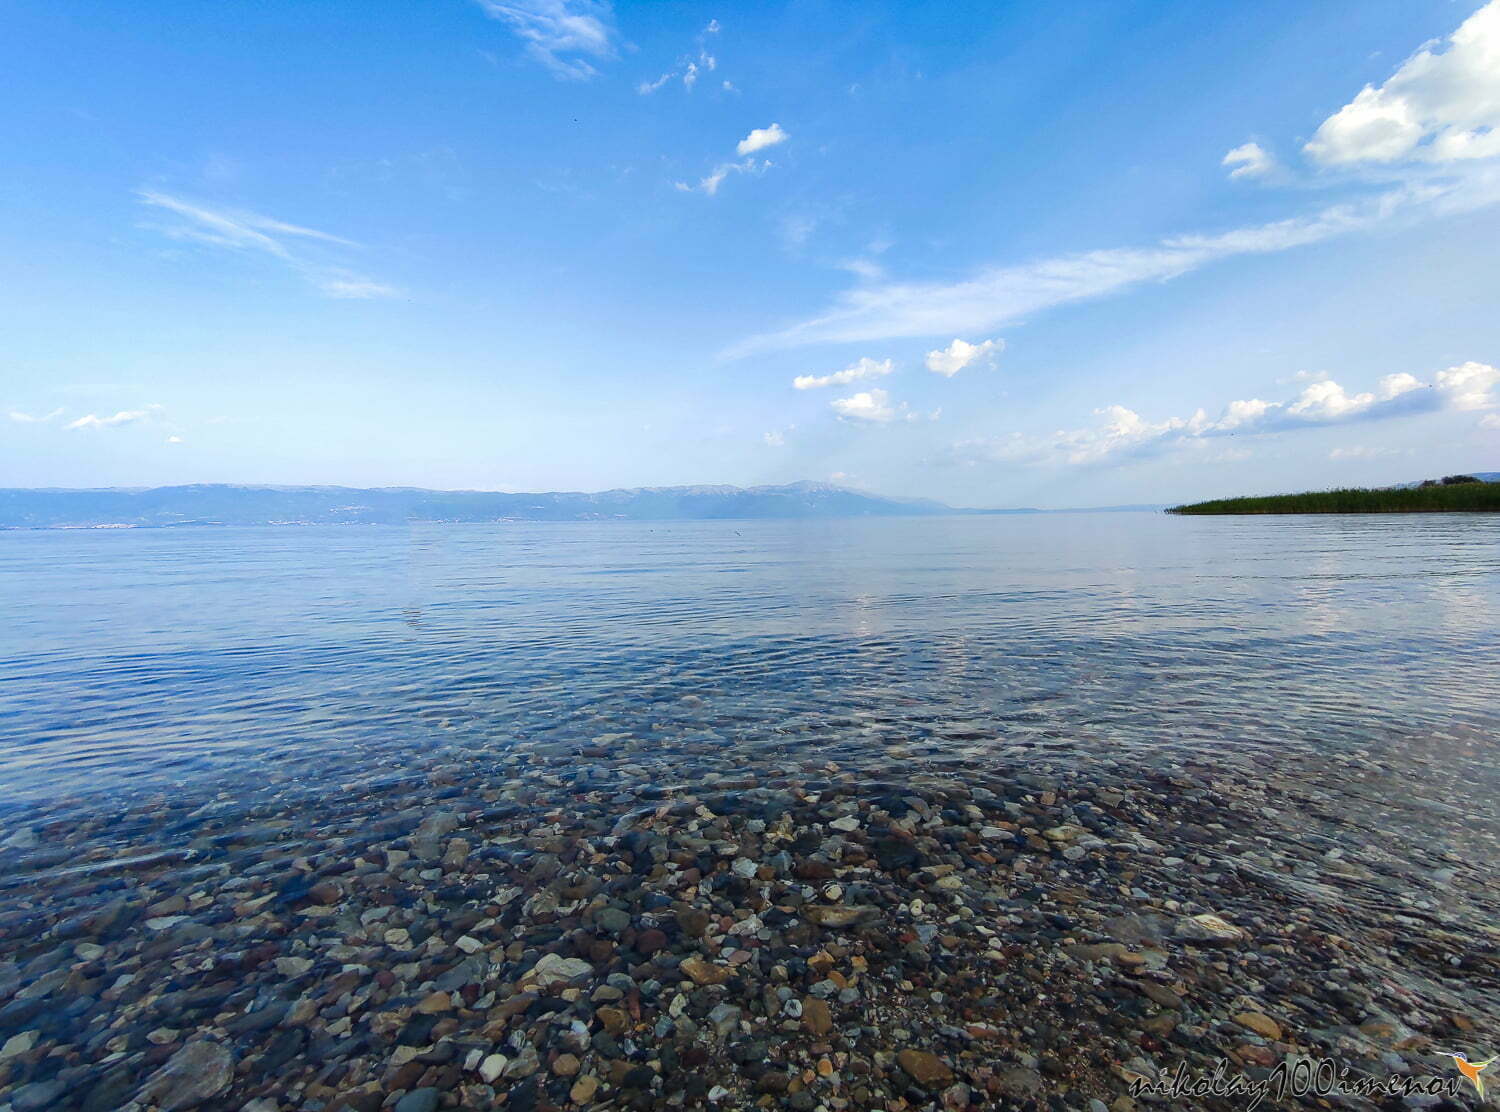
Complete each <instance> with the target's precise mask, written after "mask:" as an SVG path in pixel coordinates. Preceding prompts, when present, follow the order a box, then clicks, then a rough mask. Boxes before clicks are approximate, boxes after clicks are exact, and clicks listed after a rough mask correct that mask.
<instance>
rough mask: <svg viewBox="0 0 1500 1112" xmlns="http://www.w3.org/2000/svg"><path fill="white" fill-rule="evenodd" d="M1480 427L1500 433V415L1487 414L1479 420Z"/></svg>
mask: <svg viewBox="0 0 1500 1112" xmlns="http://www.w3.org/2000/svg"><path fill="white" fill-rule="evenodd" d="M1479 427H1480V428H1482V429H1491V430H1494V431H1497V432H1500V413H1486V414H1485V415H1484V416H1483V417H1481V418H1479Z"/></svg>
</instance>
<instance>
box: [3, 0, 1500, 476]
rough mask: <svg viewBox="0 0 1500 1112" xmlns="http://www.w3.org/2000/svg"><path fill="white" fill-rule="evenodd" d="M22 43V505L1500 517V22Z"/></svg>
mask: <svg viewBox="0 0 1500 1112" xmlns="http://www.w3.org/2000/svg"><path fill="white" fill-rule="evenodd" d="M6 22H7V33H6V35H5V36H4V38H3V41H0V66H3V70H4V72H5V73H6V74H7V78H8V81H7V85H8V90H9V92H8V95H7V96H6V97H5V98H4V99H3V101H0V140H3V142H0V159H3V160H4V162H5V165H4V167H3V173H0V196H3V204H0V237H3V240H4V250H3V252H0V288H3V289H4V291H5V294H4V296H3V298H0V327H3V332H4V337H5V342H4V345H3V347H0V485H9V486H103V485H156V484H165V483H176V482H220V481H226V482H272V483H304V482H309V483H345V484H353V485H422V486H434V487H472V488H486V489H507V490H530V489H554V490H555V489H601V488H606V487H614V486H640V485H666V484H676V483H691V482H731V483H740V484H750V483H762V482H784V481H788V480H792V479H799V478H812V479H820V480H833V481H837V482H841V483H845V484H848V485H854V486H861V487H867V488H870V489H874V490H878V491H881V492H885V493H890V494H902V495H924V496H932V497H938V498H943V499H946V500H949V501H952V502H955V503H960V504H968V505H1020V504H1024V505H1044V506H1046V505H1052V506H1061V505H1082V504H1104V503H1114V502H1129V501H1166V500H1171V499H1178V498H1189V497H1195V496H1199V495H1203V496H1207V495H1215V494H1227V493H1237V492H1251V491H1262V490H1279V489H1288V488H1300V487H1305V486H1309V485H1314V486H1317V485H1328V484H1333V483H1379V482H1387V481H1398V480H1404V479H1410V478H1420V477H1423V476H1427V475H1436V474H1442V473H1446V472H1450V471H1453V470H1458V469H1476V470H1494V469H1500V451H1497V449H1500V406H1497V403H1500V373H1497V372H1496V371H1495V369H1494V368H1495V366H1496V365H1497V364H1500V311H1497V304H1500V270H1497V269H1496V267H1495V265H1494V259H1495V256H1496V248H1497V245H1500V204H1497V203H1496V202H1500V0H1493V2H1492V3H1490V4H1489V5H1488V6H1486V7H1483V8H1478V7H1476V5H1475V4H1474V3H1473V2H1472V0H1469V2H1465V3H1452V2H1447V0H1444V2H1437V0H1389V2H1387V0H1347V2H1344V0H1327V2H1320V3H1318V4H1311V5H1310V4H1306V3H1302V2H1295V3H1293V2H1282V0H1265V2H1262V3H1258V4H1253V5H1250V4H1235V5H1205V4H1195V3H1166V2H1162V0H1151V2H1141V3H1128V2H1123V0H1111V2H1108V3H1103V2H1088V0H1082V2H1078V3H1072V4H1067V5H1057V4H1043V3H1029V4H960V3H951V2H950V3H941V4H923V5H897V4H879V3H869V4H863V5H857V6H855V5H837V4H822V3H792V4H787V5H769V4H755V5H739V6H736V5H720V4H711V5H685V4H668V3H652V4H625V3H620V4H616V5H614V6H613V7H611V6H608V5H606V4H602V3H586V2H583V0H514V2H501V0H451V2H450V0H434V2H432V3H427V4H420V5H397V4H385V5H368V4H354V3H344V2H339V0H328V2H325V3H318V4H307V3H294V2H290V0H267V2H262V3H257V4H253V5H239V4H235V5H224V4H203V3H200V2H172V0H161V2H159V3H156V4H152V5H120V4H105V3H88V2H80V3H73V4H67V5H59V4H54V3H41V2H29V0H20V2H16V0H13V2H12V3H11V4H10V5H8V6H7V20H6ZM1492 129H1494V130H1492Z"/></svg>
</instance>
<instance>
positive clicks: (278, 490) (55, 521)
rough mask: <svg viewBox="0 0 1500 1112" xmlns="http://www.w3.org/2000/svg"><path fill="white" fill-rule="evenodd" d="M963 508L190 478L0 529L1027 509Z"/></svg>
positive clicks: (21, 494) (50, 511) (37, 496)
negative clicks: (269, 483) (183, 482)
mask: <svg viewBox="0 0 1500 1112" xmlns="http://www.w3.org/2000/svg"><path fill="white" fill-rule="evenodd" d="M1032 512H1036V511H1032V510H962V509H955V508H953V507H951V506H946V505H944V504H943V503H941V502H934V501H932V500H930V499H900V498H886V497H882V496H880V495H876V494H866V493H863V492H861V491H855V490H849V489H847V488H845V487H839V486H834V485H832V484H829V483H813V482H797V483H788V484H785V485H782V486H757V487H735V486H722V485H700V486H680V487H637V488H631V489H624V488H621V489H616V490H606V491H598V492H592V493H589V492H582V491H547V492H536V493H519V494H511V493H504V492H500V491H477V490H425V489H422V488H419V487H376V488H362V487H336V486H249V485H237V484H218V483H210V484H194V485H189V486H171V487H153V488H149V489H126V488H105V489H96V490H62V489H35V490H32V489H8V490H0V528H6V529H65V528H72V529H82V528H108V527H120V528H163V527H170V526H189V525H328V524H345V525H393V524H402V523H405V522H415V521H432V522H484V521H589V520H626V521H674V520H712V519H721V518H832V517H877V516H878V517H895V516H912V515H923V516H930V515H937V514H973V513H1032Z"/></svg>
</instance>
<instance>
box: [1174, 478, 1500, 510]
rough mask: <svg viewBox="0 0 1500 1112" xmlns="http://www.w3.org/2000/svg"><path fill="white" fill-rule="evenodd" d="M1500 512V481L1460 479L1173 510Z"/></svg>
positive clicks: (1228, 501) (1238, 500)
mask: <svg viewBox="0 0 1500 1112" xmlns="http://www.w3.org/2000/svg"><path fill="white" fill-rule="evenodd" d="M1497 512H1500V483H1496V482H1479V481H1473V482H1459V483H1452V484H1449V485H1443V484H1436V485H1432V486H1413V487H1391V488H1385V489H1365V488H1348V489H1340V490H1320V491H1309V492H1307V493H1303V494H1273V495H1268V496H1264V497H1246V498H1219V499H1214V500H1212V501H1208V502H1194V503H1190V504H1188V505H1183V506H1173V507H1171V508H1170V509H1169V510H1167V513H1169V514H1178V515H1183V516H1199V515H1205V516H1206V515H1216V514H1235V515H1241V514H1424V513H1425V514H1439V513H1497Z"/></svg>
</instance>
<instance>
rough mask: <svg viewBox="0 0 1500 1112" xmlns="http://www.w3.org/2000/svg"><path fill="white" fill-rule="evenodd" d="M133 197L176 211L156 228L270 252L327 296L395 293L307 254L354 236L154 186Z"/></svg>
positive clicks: (229, 247) (226, 246) (348, 244)
mask: <svg viewBox="0 0 1500 1112" xmlns="http://www.w3.org/2000/svg"><path fill="white" fill-rule="evenodd" d="M136 197H137V198H138V199H139V200H140V202H141V203H142V204H143V205H147V206H149V207H151V208H154V209H159V210H162V211H164V212H168V213H171V214H172V215H173V216H175V217H177V221H176V222H175V223H170V224H164V225H160V226H157V227H156V229H155V230H157V231H159V232H161V234H163V235H165V236H168V237H170V238H172V239H176V240H181V241H187V242H193V243H199V244H203V245H204V246H208V247H216V248H220V249H223V250H226V251H237V252H248V253H251V254H260V255H266V256H269V257H270V258H273V259H277V260H279V261H280V262H282V263H283V264H285V265H286V266H288V267H290V268H291V269H292V270H294V271H296V272H297V273H298V274H299V275H301V277H302V278H303V279H304V280H305V281H307V282H308V283H310V284H311V285H312V286H313V287H314V288H316V289H317V290H318V291H319V292H321V293H323V294H324V295H325V296H327V297H333V298H341V299H368V298H378V297H394V296H396V295H397V292H398V291H397V290H395V289H393V288H392V287H390V286H388V285H386V284H385V283H383V282H377V281H374V280H373V279H370V278H367V277H365V276H364V275H361V274H356V273H354V272H353V271H350V270H348V269H345V268H344V267H342V266H339V265H335V264H333V263H330V262H327V261H324V260H323V259H316V258H313V257H311V254H310V251H311V250H312V249H313V248H323V247H326V246H332V247H342V248H358V247H359V244H357V243H355V242H354V241H353V240H348V239H345V238H343V237H342V236H336V235H332V234H330V233H328V232H322V231H319V230H318V229H316V228H308V227H304V226H302V225H300V224H290V223H287V222H286V221H284V220H278V219H276V218H275V217H271V216H264V215H262V214H261V213H258V212H251V211H248V210H245V209H233V208H217V207H214V206H211V205H207V204H204V203H201V202H198V201H190V200H186V199H184V198H182V197H176V196H173V195H171V194H169V193H163V192H160V191H159V190H154V189H142V190H140V191H138V192H137V194H136Z"/></svg>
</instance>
